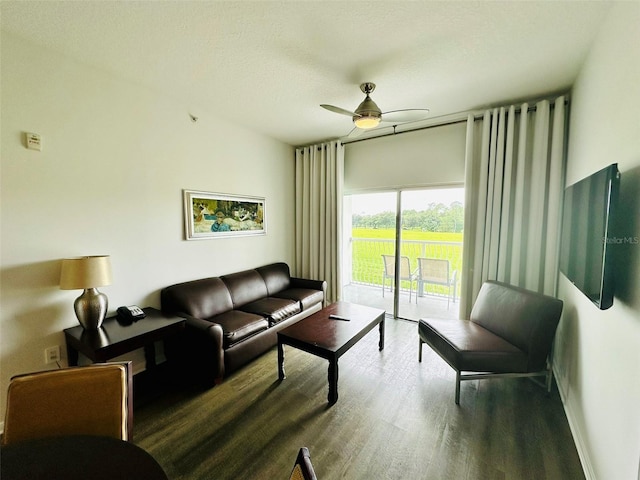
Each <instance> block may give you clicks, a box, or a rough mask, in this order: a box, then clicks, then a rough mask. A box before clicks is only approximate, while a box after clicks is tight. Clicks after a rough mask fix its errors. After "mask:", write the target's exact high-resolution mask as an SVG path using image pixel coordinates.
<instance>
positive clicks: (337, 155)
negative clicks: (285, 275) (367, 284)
mask: <svg viewBox="0 0 640 480" xmlns="http://www.w3.org/2000/svg"><path fill="white" fill-rule="evenodd" d="M295 171H296V233H295V235H296V237H295V239H296V242H295V245H296V274H297V275H298V276H300V277H303V278H312V279H315V280H326V281H327V302H329V303H331V302H334V301H336V300H338V299H339V298H340V297H341V293H342V292H341V282H340V277H341V270H340V269H341V265H342V261H341V260H342V254H341V249H340V239H341V237H342V197H343V189H344V146H343V145H342V143H341V142H339V141H333V142H329V143H324V144H321V145H311V146H308V147H301V148H297V149H296V168H295Z"/></svg>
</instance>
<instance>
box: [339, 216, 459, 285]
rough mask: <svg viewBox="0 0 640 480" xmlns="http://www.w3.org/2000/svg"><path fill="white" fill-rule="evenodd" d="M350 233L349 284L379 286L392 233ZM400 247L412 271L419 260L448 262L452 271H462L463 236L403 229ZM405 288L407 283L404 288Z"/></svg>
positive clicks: (360, 230) (365, 230)
mask: <svg viewBox="0 0 640 480" xmlns="http://www.w3.org/2000/svg"><path fill="white" fill-rule="evenodd" d="M351 233H352V240H353V241H352V262H353V263H352V281H353V282H355V283H365V284H372V285H382V272H383V268H384V267H383V263H382V255H383V254H384V255H393V253H394V243H395V230H394V229H369V228H357V229H355V228H354V229H353V230H352V231H351ZM401 245H402V247H401V252H400V253H401V255H403V256H407V257H409V262H410V264H411V269H412V270H415V269H416V268H417V267H418V261H417V260H416V259H417V258H418V257H426V258H438V259H446V260H449V264H450V268H451V271H452V272H453V271H454V270H457V271H458V272H460V271H461V269H462V233H447V232H419V231H413V230H404V231H403V232H402V238H401ZM458 280H459V277H458ZM408 286H409V285H408V283H407V285H403V288H404V287H406V288H408ZM429 288H430V289H431V288H435V292H436V293H446V288H445V287H433V286H430V287H429ZM439 289H441V291H439Z"/></svg>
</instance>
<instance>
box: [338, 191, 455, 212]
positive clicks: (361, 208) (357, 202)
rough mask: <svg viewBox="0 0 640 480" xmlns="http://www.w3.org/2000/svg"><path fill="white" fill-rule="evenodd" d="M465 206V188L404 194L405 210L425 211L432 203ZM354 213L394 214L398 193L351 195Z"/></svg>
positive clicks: (406, 192)
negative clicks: (458, 203)
mask: <svg viewBox="0 0 640 480" xmlns="http://www.w3.org/2000/svg"><path fill="white" fill-rule="evenodd" d="M456 201H458V202H460V203H462V204H464V188H442V189H434V188H431V189H428V190H408V191H405V192H402V209H403V210H417V211H420V210H425V207H426V206H427V205H429V204H430V203H444V204H445V205H450V204H451V203H452V202H456ZM351 202H352V203H351V205H352V208H351V210H352V212H353V213H356V214H365V215H372V214H375V213H380V212H389V211H391V212H393V211H395V207H396V192H381V193H365V194H359V195H351Z"/></svg>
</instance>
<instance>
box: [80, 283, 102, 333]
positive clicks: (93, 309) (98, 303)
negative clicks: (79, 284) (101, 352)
mask: <svg viewBox="0 0 640 480" xmlns="http://www.w3.org/2000/svg"><path fill="white" fill-rule="evenodd" d="M108 307H109V300H108V299H107V296H106V295H105V294H104V293H100V292H99V291H98V289H97V288H86V289H85V290H84V292H83V293H82V295H80V296H79V297H78V298H76V301H75V302H74V303H73V308H74V310H75V311H76V317H78V322H80V325H82V327H83V328H84V329H85V330H98V329H99V328H100V327H101V326H102V322H103V321H104V318H105V317H106V316H107V309H108Z"/></svg>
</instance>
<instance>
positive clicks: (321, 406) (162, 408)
mask: <svg viewBox="0 0 640 480" xmlns="http://www.w3.org/2000/svg"><path fill="white" fill-rule="evenodd" d="M377 342H378V335H377V332H376V331H372V332H371V333H369V334H368V335H367V336H366V337H365V338H364V339H363V340H362V341H361V342H360V343H359V344H357V345H356V346H354V347H353V348H352V349H351V350H350V351H349V352H347V353H346V354H345V355H344V356H342V357H341V359H340V381H339V395H340V398H339V400H338V403H337V404H335V405H334V406H333V407H328V406H327V403H326V397H327V362H326V361H324V360H321V359H319V358H316V357H313V356H311V355H309V354H307V353H304V352H300V351H297V350H294V349H292V348H287V347H286V364H285V367H286V372H287V378H286V379H285V380H284V381H282V382H281V383H280V382H278V380H277V355H276V350H275V349H273V350H272V351H270V352H268V353H267V354H265V355H264V356H262V357H261V358H259V359H258V360H257V361H255V362H253V363H252V364H250V365H248V366H247V367H245V368H243V369H242V370H241V371H239V372H237V373H236V374H234V375H232V376H230V377H229V378H228V379H227V380H226V381H225V382H224V383H223V384H222V385H219V386H216V387H214V388H212V389H209V390H202V389H198V388H193V387H191V388H188V387H184V386H182V387H177V386H175V385H173V386H172V387H170V388H167V390H166V391H165V392H163V393H162V394H160V395H158V396H156V397H155V398H154V399H153V400H151V401H148V402H146V403H143V404H142V405H140V406H138V407H136V409H135V417H134V418H135V420H134V422H135V423H134V437H133V441H134V443H136V444H138V445H139V446H141V447H143V448H144V449H146V450H147V451H148V452H149V453H151V454H152V455H153V456H154V457H155V458H156V459H157V460H158V462H159V463H160V464H161V465H162V467H163V468H164V469H165V471H166V472H167V474H168V476H169V478H170V479H172V480H178V479H185V480H186V479H189V480H197V479H207V480H225V479H238V478H242V479H286V478H289V477H288V475H289V473H290V471H291V468H292V465H293V461H294V459H295V457H296V454H297V452H298V449H299V448H300V447H301V446H306V447H308V448H309V450H310V452H311V459H312V462H313V464H314V467H315V469H316V474H317V475H318V478H319V479H321V480H331V479H342V478H346V479H375V480H378V479H392V480H399V479H402V480H404V479H455V480H463V479H469V480H478V479H518V480H520V479H530V480H542V479H562V480H570V479H584V478H585V477H584V474H583V471H582V467H581V465H580V461H579V458H578V454H577V451H576V448H575V445H574V442H573V439H572V436H571V433H570V430H569V426H568V423H567V419H566V417H565V414H564V410H563V408H562V404H561V401H560V397H559V395H558V393H557V390H556V389H555V388H554V390H553V391H552V394H551V396H549V397H547V396H546V392H545V390H544V389H542V388H541V387H540V386H538V385H537V384H535V383H533V382H532V381H530V380H527V379H493V380H484V381H467V382H463V384H462V389H461V398H460V405H459V406H456V405H455V403H454V390H455V384H454V379H455V374H454V372H453V370H451V369H450V368H449V367H448V366H447V365H446V364H445V363H444V362H443V361H442V360H441V359H440V358H439V357H438V356H437V355H436V354H434V353H433V352H432V351H431V350H430V349H429V347H427V346H425V347H424V355H423V361H422V363H418V360H417V358H418V351H417V350H418V336H417V325H416V324H415V323H413V322H408V321H403V320H391V319H390V320H387V329H386V344H385V349H384V350H383V351H382V352H379V351H378V348H377Z"/></svg>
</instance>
